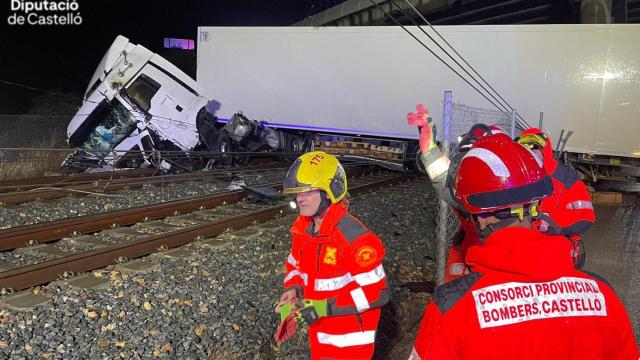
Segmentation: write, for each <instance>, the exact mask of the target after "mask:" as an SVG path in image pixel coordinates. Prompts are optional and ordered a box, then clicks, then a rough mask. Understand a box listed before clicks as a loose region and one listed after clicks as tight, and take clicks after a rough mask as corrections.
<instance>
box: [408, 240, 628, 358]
mask: <svg viewBox="0 0 640 360" xmlns="http://www.w3.org/2000/svg"><path fill="white" fill-rule="evenodd" d="M571 249H572V247H571V244H570V243H569V242H568V241H567V240H566V239H564V238H562V237H558V236H546V235H543V234H541V233H539V232H538V231H535V230H532V229H527V228H524V227H509V228H505V229H502V230H498V231H496V232H495V233H493V234H492V235H491V236H489V237H488V238H487V239H486V241H485V244H484V245H483V246H476V247H472V248H471V249H469V253H468V254H467V261H468V263H469V265H470V266H471V269H472V272H471V273H470V274H468V275H466V276H464V277H462V278H460V279H458V280H455V281H453V282H451V283H448V284H445V285H443V286H441V287H439V288H437V290H436V292H435V294H434V296H433V301H432V302H431V303H430V304H429V306H428V308H427V313H426V314H425V317H424V320H423V326H422V328H421V331H420V334H419V335H418V339H417V340H416V348H415V352H416V356H417V354H420V355H421V357H419V358H421V359H422V360H425V359H585V358H586V359H638V351H637V348H636V344H635V339H634V336H633V331H632V330H631V325H630V323H629V319H628V316H627V313H626V311H625V309H624V306H623V305H622V303H621V302H620V300H619V299H618V297H617V296H616V294H615V293H614V291H613V290H612V289H611V287H610V286H609V285H608V284H607V283H606V282H604V281H603V280H601V279H600V278H598V277H597V276H593V275H590V274H587V273H584V272H581V271H578V270H576V269H575V268H574V267H573V262H572V261H571V258H570V257H569V256H567V254H568V253H569V251H570V250H571ZM417 358H418V357H416V359H417Z"/></svg>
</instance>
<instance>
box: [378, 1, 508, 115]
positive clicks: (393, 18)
mask: <svg viewBox="0 0 640 360" xmlns="http://www.w3.org/2000/svg"><path fill="white" fill-rule="evenodd" d="M369 2H371V4H373V5H374V6H375V7H376V8H377V9H378V10H380V11H381V12H383V13H384V14H385V15H386V16H388V17H389V18H390V19H391V20H393V22H395V23H396V24H397V25H398V26H400V27H401V28H402V29H403V30H404V31H405V32H406V33H407V34H409V36H411V37H412V38H414V39H415V40H416V41H417V42H418V43H420V45H422V47H424V48H425V49H427V51H429V52H430V53H431V54H432V55H433V56H435V57H436V58H437V59H438V60H440V62H442V63H443V64H444V65H445V66H446V67H448V68H449V70H451V71H453V72H454V73H455V74H456V75H458V77H460V79H462V80H463V81H464V82H465V83H467V85H469V86H471V88H473V89H474V90H475V91H476V92H478V94H480V95H481V96H482V97H483V98H485V99H486V100H487V101H488V102H489V103H490V104H491V105H493V106H494V107H496V108H497V109H498V110H500V111H503V112H504V110H502V109H500V107H499V106H498V105H497V104H496V103H494V102H493V101H492V100H491V99H489V98H488V97H487V96H486V95H485V94H484V93H483V92H482V91H480V90H479V89H478V88H477V87H475V86H474V85H473V84H472V83H470V82H469V80H467V79H466V78H465V77H464V76H462V75H461V74H460V73H459V72H458V71H456V70H455V69H454V68H453V67H452V66H451V65H449V63H447V62H446V61H445V60H444V59H442V58H441V57H440V56H438V54H436V53H435V52H434V51H433V50H431V49H430V48H429V47H428V46H427V45H426V44H425V43H423V42H422V40H420V39H418V38H417V37H416V36H415V35H414V34H412V33H411V31H409V30H407V28H406V27H405V26H404V25H402V24H401V23H400V22H399V21H398V20H397V19H396V18H395V17H394V16H393V15H391V14H389V13H388V12H387V11H386V10H384V9H383V8H382V7H380V5H378V4H377V3H376V2H374V0H369Z"/></svg>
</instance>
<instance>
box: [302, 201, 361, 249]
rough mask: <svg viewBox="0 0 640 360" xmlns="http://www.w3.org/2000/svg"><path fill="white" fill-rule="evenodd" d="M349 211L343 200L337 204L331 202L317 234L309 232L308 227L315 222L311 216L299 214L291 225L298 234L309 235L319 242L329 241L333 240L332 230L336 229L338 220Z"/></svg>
mask: <svg viewBox="0 0 640 360" xmlns="http://www.w3.org/2000/svg"><path fill="white" fill-rule="evenodd" d="M348 212H349V211H348V210H347V207H346V206H345V204H344V203H343V202H342V201H341V202H339V203H337V204H331V205H330V206H329V208H328V209H327V212H326V213H325V215H324V219H323V220H322V224H321V225H320V231H318V233H317V234H316V236H311V235H310V234H309V233H307V229H308V228H309V226H311V225H312V223H313V217H311V216H298V218H297V219H296V221H295V222H294V223H293V226H292V227H291V231H292V232H293V233H294V234H296V235H302V236H308V237H310V238H311V239H313V240H315V241H318V242H327V241H329V240H331V239H330V236H331V232H332V231H333V229H335V227H336V225H337V224H338V221H340V219H342V217H343V216H345V215H346V214H347V213H348Z"/></svg>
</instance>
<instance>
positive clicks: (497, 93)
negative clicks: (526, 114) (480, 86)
mask: <svg viewBox="0 0 640 360" xmlns="http://www.w3.org/2000/svg"><path fill="white" fill-rule="evenodd" d="M392 1H393V0H392ZM404 2H405V3H406V4H407V5H409V7H411V9H413V11H414V12H415V13H416V14H417V15H418V16H419V17H420V18H421V19H422V20H423V21H424V22H425V23H426V24H427V25H429V27H430V28H431V30H433V31H434V32H435V33H436V35H438V37H440V39H442V41H444V43H445V44H447V46H448V47H449V48H450V49H451V50H453V52H454V53H455V54H456V55H457V56H458V57H459V58H460V59H461V60H462V61H463V62H464V63H465V64H466V65H467V66H468V67H469V68H470V69H471V71H473V72H474V73H475V74H476V75H478V77H480V79H481V80H482V81H483V82H484V83H485V84H486V85H487V86H489V88H490V89H491V90H493V92H494V93H495V94H496V95H498V97H499V98H500V99H501V100H502V101H503V102H504V103H505V104H507V106H508V107H509V108H510V109H513V106H511V104H509V102H508V101H507V100H505V99H504V98H503V97H502V96H501V95H500V93H499V92H498V91H497V90H496V89H494V88H493V86H491V84H489V82H488V81H487V80H485V78H484V77H483V76H482V75H481V74H480V73H479V72H478V71H476V69H475V68H474V67H473V66H472V65H471V64H469V63H468V62H467V60H465V58H464V57H463V56H462V55H461V54H460V53H459V52H458V51H457V50H456V49H455V48H454V47H453V46H452V45H451V44H450V43H449V42H448V41H447V40H446V39H445V38H444V37H443V36H442V35H441V34H440V32H438V30H436V28H435V27H434V26H433V25H431V23H430V22H429V20H427V19H426V18H425V17H424V16H422V14H421V13H420V12H419V11H418V9H416V8H415V7H414V6H413V4H411V2H410V1H409V0H404ZM396 6H398V5H396ZM405 16H406V15H405ZM418 28H420V29H421V30H422V27H421V26H420V25H418ZM423 32H424V30H423ZM425 34H426V32H425ZM427 36H428V35H427ZM429 38H431V37H429ZM432 41H434V42H435V40H433V39H432ZM438 46H439V45H438ZM441 49H442V48H441ZM443 51H445V50H443ZM445 52H446V51H445ZM461 67H462V66H461ZM516 115H517V116H518V117H519V118H520V120H522V121H523V122H524V123H525V124H526V125H527V126H531V125H529V123H527V121H526V120H525V119H524V118H522V116H520V114H518V113H516Z"/></svg>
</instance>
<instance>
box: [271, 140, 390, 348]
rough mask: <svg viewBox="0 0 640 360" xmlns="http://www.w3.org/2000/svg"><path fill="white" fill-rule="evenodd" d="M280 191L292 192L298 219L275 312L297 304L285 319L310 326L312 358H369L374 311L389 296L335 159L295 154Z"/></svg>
mask: <svg viewBox="0 0 640 360" xmlns="http://www.w3.org/2000/svg"><path fill="white" fill-rule="evenodd" d="M284 192H285V193H289V194H290V193H295V194H296V202H297V206H298V208H299V211H300V215H299V216H298V218H297V219H296V221H295V222H294V224H293V226H292V227H291V236H292V246H291V253H290V254H289V256H288V259H287V261H286V263H285V266H286V275H285V278H284V288H285V291H284V294H283V295H282V297H281V299H280V303H279V304H278V307H277V308H276V311H278V312H280V313H281V315H282V318H283V319H287V314H283V312H286V311H288V310H286V309H288V307H287V306H286V305H294V306H297V307H294V309H293V312H294V313H295V314H293V315H290V316H291V317H294V318H295V319H296V321H298V322H299V323H300V322H303V323H305V324H308V325H309V343H310V348H311V358H312V359H370V358H371V357H372V356H373V352H374V342H375V334H376V328H377V326H378V320H379V318H380V308H381V307H382V306H383V305H385V304H386V303H387V302H388V301H389V297H390V292H389V289H388V287H387V281H386V275H385V272H384V268H383V267H382V258H383V257H384V253H385V250H384V247H383V246H382V242H381V241H380V239H379V238H378V237H377V236H376V235H375V234H374V233H373V232H371V231H370V230H369V229H367V228H366V227H365V226H364V225H363V224H362V223H361V222H360V221H359V220H358V219H357V218H355V217H354V216H352V215H350V214H349V211H348V209H347V206H346V204H345V201H344V200H343V199H344V197H345V195H346V194H347V179H346V176H345V172H344V170H343V168H342V166H341V165H340V163H339V162H338V160H337V159H336V157H335V156H333V155H329V154H327V153H324V152H321V151H314V152H310V153H307V154H304V155H302V156H300V157H299V158H298V159H297V160H296V161H295V162H294V163H293V165H292V166H291V168H290V169H289V173H288V174H287V177H286V179H285V181H284ZM284 321H287V320H284ZM281 340H285V339H281Z"/></svg>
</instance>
